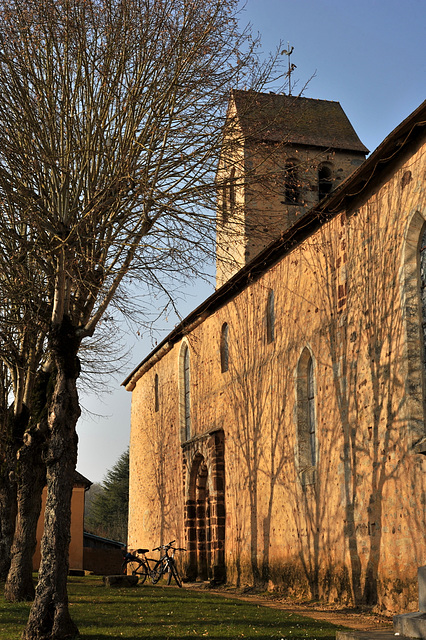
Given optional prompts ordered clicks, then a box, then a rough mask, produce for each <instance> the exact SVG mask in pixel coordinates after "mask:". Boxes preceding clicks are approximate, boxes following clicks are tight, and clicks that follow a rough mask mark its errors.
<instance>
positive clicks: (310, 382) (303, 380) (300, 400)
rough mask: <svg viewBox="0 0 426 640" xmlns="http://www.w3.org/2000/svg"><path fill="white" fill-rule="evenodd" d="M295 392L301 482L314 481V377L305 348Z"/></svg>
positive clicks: (311, 360)
mask: <svg viewBox="0 0 426 640" xmlns="http://www.w3.org/2000/svg"><path fill="white" fill-rule="evenodd" d="M296 393H297V455H298V461H297V462H298V467H299V471H300V474H301V475H300V477H301V480H302V483H304V484H310V483H312V482H313V481H314V475H313V470H314V468H315V466H316V463H317V433H316V416H315V377H314V362H313V359H312V355H311V352H310V351H309V349H307V348H305V349H304V350H303V352H302V354H301V356H300V358H299V363H298V366H297V379H296Z"/></svg>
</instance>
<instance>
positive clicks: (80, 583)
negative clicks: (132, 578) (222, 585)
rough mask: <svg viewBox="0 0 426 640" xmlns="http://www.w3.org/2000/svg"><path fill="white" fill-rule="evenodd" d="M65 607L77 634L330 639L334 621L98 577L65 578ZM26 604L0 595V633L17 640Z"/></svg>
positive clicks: (95, 637)
mask: <svg viewBox="0 0 426 640" xmlns="http://www.w3.org/2000/svg"><path fill="white" fill-rule="evenodd" d="M69 601H70V611H71V615H72V617H73V619H74V621H75V622H76V623H77V625H78V627H79V630H80V635H81V639H82V640H85V639H86V638H87V640H108V639H109V638H116V639H117V640H118V639H119V640H133V639H136V638H137V639H138V640H142V639H145V638H146V639H148V638H158V639H161V640H169V638H170V639H172V638H173V639H175V640H183V639H184V638H209V639H210V640H220V639H221V638H232V639H237V638H256V639H257V640H281V639H285V640H291V639H292V638H295V639H302V638H311V639H315V640H333V639H334V637H335V634H336V630H337V629H338V628H339V627H336V626H334V625H332V624H328V623H326V622H317V621H315V620H312V619H311V618H304V617H302V616H299V615H296V614H289V613H285V612H283V611H278V610H277V609H270V608H268V607H262V606H259V605H256V604H250V603H246V602H241V601H239V600H230V599H228V598H222V597H221V596H218V595H215V594H211V593H208V592H196V591H192V590H190V589H188V590H186V589H185V588H183V589H178V588H174V587H162V586H160V585H157V586H155V587H152V586H149V585H143V586H137V587H134V588H120V589H114V588H106V587H104V585H103V582H102V578H99V577H95V576H89V577H84V578H76V577H71V578H69ZM28 609H29V604H28V603H19V604H9V603H7V602H5V600H4V598H3V595H2V594H1V596H0V638H1V640H18V639H19V638H20V636H21V633H22V629H23V628H24V626H25V622H26V619H27V615H28Z"/></svg>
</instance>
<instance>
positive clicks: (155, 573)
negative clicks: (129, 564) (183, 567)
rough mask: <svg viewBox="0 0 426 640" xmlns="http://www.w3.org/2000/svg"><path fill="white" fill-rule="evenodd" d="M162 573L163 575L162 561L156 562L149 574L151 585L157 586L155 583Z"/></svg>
mask: <svg viewBox="0 0 426 640" xmlns="http://www.w3.org/2000/svg"><path fill="white" fill-rule="evenodd" d="M163 573H164V565H163V561H162V560H158V562H156V563H155V565H154V568H153V569H152V571H151V573H150V576H151V580H152V584H157V582H158V581H159V579H160V578H161V576H162V575H163Z"/></svg>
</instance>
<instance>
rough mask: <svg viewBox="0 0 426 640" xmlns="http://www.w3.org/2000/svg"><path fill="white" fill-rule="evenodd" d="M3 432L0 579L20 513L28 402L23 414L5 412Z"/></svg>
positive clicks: (0, 445) (6, 567)
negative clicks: (21, 451)
mask: <svg viewBox="0 0 426 640" xmlns="http://www.w3.org/2000/svg"><path fill="white" fill-rule="evenodd" d="M1 414H2V421H1V433H0V448H1V450H0V469H1V473H0V580H2V581H3V580H6V578H7V575H8V573H9V569H10V564H11V559H12V555H11V554H12V544H13V537H14V534H15V524H16V516H17V509H18V507H17V482H18V478H17V452H18V449H19V447H20V446H21V445H22V443H23V434H24V432H25V429H26V428H27V426H28V420H29V412H28V409H27V407H26V406H25V405H23V406H22V409H21V412H20V413H19V415H14V413H13V406H12V407H10V408H9V409H7V410H5V409H3V411H1Z"/></svg>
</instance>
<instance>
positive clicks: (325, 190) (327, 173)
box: [318, 164, 333, 200]
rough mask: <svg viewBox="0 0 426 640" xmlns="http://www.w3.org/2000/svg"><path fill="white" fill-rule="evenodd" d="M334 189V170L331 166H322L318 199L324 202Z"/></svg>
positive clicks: (319, 170)
mask: <svg viewBox="0 0 426 640" xmlns="http://www.w3.org/2000/svg"><path fill="white" fill-rule="evenodd" d="M332 189H333V170H332V167H331V165H330V164H320V166H319V167H318V197H319V200H322V199H323V198H325V196H327V195H328V194H329V193H330V192H331V191H332Z"/></svg>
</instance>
